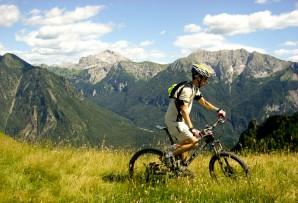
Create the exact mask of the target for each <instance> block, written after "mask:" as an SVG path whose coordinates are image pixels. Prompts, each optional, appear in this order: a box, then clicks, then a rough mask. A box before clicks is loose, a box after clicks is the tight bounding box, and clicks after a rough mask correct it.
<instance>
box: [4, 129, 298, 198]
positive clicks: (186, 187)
mask: <svg viewBox="0 0 298 203" xmlns="http://www.w3.org/2000/svg"><path fill="white" fill-rule="evenodd" d="M0 143H1V145H0V183H1V184H0V202H274V201H276V202H297V200H298V197H297V195H298V194H297V191H298V182H297V180H298V175H297V165H298V158H297V154H280V153H276V154H270V155H247V156H245V157H243V158H244V159H245V161H247V162H248V164H249V166H250V168H251V171H252V175H253V176H252V178H251V181H250V182H245V183H243V182H242V183H238V182H234V181H232V182H231V181H225V182H222V183H220V184H217V183H215V182H213V181H212V180H211V178H210V177H209V173H208V171H207V169H208V162H209V156H207V155H204V156H200V157H199V159H198V160H196V162H195V163H193V164H192V166H191V169H192V170H193V171H194V172H195V173H196V175H197V176H196V177H197V178H195V179H194V180H188V179H186V178H179V179H178V180H177V179H171V180H168V181H166V183H163V184H161V183H160V184H158V185H147V184H141V183H133V182H130V181H128V179H127V165H128V160H129V157H130V156H131V153H130V152H127V151H126V152H124V151H109V150H101V151H99V150H94V149H74V148H51V147H41V146H31V145H27V144H23V143H17V142H15V141H13V140H12V139H11V138H8V137H7V136H4V135H3V134H1V133H0ZM107 180H109V181H107Z"/></svg>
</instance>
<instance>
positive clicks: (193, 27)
mask: <svg viewBox="0 0 298 203" xmlns="http://www.w3.org/2000/svg"><path fill="white" fill-rule="evenodd" d="M200 30H201V27H200V26H198V25H196V24H188V25H185V26H184V32H191V33H193V32H199V31H200Z"/></svg>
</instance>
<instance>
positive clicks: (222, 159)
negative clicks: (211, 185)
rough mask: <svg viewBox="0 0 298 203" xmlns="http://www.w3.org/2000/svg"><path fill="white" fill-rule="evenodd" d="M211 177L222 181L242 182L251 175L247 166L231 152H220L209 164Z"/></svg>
mask: <svg viewBox="0 0 298 203" xmlns="http://www.w3.org/2000/svg"><path fill="white" fill-rule="evenodd" d="M209 170H210V175H211V177H213V178H215V179H217V180H221V179H227V178H229V179H233V180H241V179H245V178H247V177H248V175H249V171H248V167H247V165H246V164H245V163H244V162H243V161H242V160H241V159H240V158H239V157H237V156H236V155H235V154H233V153H231V152H220V153H219V155H214V156H213V157H212V158H211V160H210V164H209Z"/></svg>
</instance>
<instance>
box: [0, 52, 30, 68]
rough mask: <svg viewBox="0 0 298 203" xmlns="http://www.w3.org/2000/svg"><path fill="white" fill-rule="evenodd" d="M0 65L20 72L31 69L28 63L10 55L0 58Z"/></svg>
mask: <svg viewBox="0 0 298 203" xmlns="http://www.w3.org/2000/svg"><path fill="white" fill-rule="evenodd" d="M0 63H3V64H5V65H6V66H7V67H9V68H17V69H20V70H27V69H30V68H32V66H31V65H30V64H29V63H27V62H26V61H24V60H23V59H21V58H19V57H18V56H16V55H14V54H11V53H6V54H4V55H3V56H1V57H0Z"/></svg>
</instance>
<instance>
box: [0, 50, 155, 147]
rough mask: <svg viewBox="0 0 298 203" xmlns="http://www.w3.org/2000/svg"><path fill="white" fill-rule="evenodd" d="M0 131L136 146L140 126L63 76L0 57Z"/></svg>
mask: <svg viewBox="0 0 298 203" xmlns="http://www.w3.org/2000/svg"><path fill="white" fill-rule="evenodd" d="M0 108H1V111H0V118H1V119H0V130H1V131H4V132H5V133H6V134H9V135H10V136H12V137H14V138H16V139H22V140H26V141H30V142H38V141H43V140H50V141H51V142H53V143H56V144H57V143H59V144H60V143H63V144H65V143H70V144H73V145H75V146H81V145H91V146H101V145H107V146H110V145H113V146H141V145H142V144H144V143H146V141H147V143H148V142H149V143H150V142H151V137H152V136H151V137H150V136H147V137H146V133H147V132H146V131H144V130H141V129H139V128H138V127H136V126H135V125H134V124H133V123H132V122H130V121H129V120H127V119H125V118H123V117H121V116H119V115H117V114H116V113H113V112H111V111H109V110H107V109H105V108H102V107H99V106H97V105H95V104H93V103H92V102H91V101H88V99H87V98H85V97H83V96H82V95H81V94H80V93H79V92H78V91H77V90H76V89H75V88H74V87H73V86H72V84H71V83H70V82H69V81H68V80H67V79H65V78H63V77H61V76H58V75H56V74H54V73H51V72H49V71H48V70H46V69H43V68H40V67H35V66H32V65H30V64H28V63H27V62H25V61H23V60H22V59H20V58H19V57H17V56H15V55H13V54H5V55H4V56H0Z"/></svg>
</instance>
